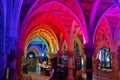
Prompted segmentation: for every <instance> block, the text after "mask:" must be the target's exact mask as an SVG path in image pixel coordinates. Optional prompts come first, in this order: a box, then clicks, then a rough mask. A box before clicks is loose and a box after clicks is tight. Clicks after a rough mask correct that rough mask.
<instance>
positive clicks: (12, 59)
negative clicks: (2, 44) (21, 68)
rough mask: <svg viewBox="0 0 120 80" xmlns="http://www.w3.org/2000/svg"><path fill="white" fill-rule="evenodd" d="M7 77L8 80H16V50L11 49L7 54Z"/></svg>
mask: <svg viewBox="0 0 120 80" xmlns="http://www.w3.org/2000/svg"><path fill="white" fill-rule="evenodd" d="M9 60H10V62H9V76H8V79H10V80H16V76H17V75H16V73H17V70H16V63H17V57H16V50H15V49H12V50H11V52H10V54H9Z"/></svg>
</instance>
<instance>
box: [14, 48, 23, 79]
mask: <svg viewBox="0 0 120 80" xmlns="http://www.w3.org/2000/svg"><path fill="white" fill-rule="evenodd" d="M23 54H24V53H23V50H22V48H17V65H16V67H17V80H22V76H21V75H22V57H23Z"/></svg>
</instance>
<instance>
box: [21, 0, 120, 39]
mask: <svg viewBox="0 0 120 80" xmlns="http://www.w3.org/2000/svg"><path fill="white" fill-rule="evenodd" d="M111 8H112V9H113V10H110V9H111ZM116 8H117V7H116V5H115V3H114V1H113V0H97V1H96V0H53V1H51V0H23V4H22V8H21V12H20V25H21V26H20V28H19V29H21V30H23V34H25V35H26V36H27V35H28V34H29V32H30V31H31V30H32V29H33V28H34V26H36V25H41V24H44V25H48V26H49V27H50V28H51V29H52V30H53V31H54V33H55V34H56V36H57V38H58V40H59V36H60V34H61V33H62V34H63V36H64V38H68V34H69V33H70V32H71V30H72V29H71V28H72V25H73V22H74V21H75V23H74V29H73V34H75V33H76V31H78V32H77V36H78V37H79V38H80V39H81V40H83V36H88V35H89V33H88V30H89V29H90V28H91V26H90V24H91V23H92V24H93V27H92V28H93V31H95V29H96V28H97V26H98V24H99V23H101V22H100V21H101V20H102V18H103V17H105V20H106V21H107V22H108V25H109V26H110V27H111V28H112V30H114V27H113V26H116V24H118V23H119V20H120V16H119V13H120V10H119V9H118V10H116ZM114 9H115V10H114ZM118 16H119V17H118ZM113 32H114V31H113ZM85 34H88V35H85ZM82 35H83V36H82ZM86 39H87V37H86Z"/></svg>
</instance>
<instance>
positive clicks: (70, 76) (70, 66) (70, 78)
mask: <svg viewBox="0 0 120 80" xmlns="http://www.w3.org/2000/svg"><path fill="white" fill-rule="evenodd" d="M66 53H67V56H68V77H67V80H74V77H73V64H72V57H73V55H74V51H66Z"/></svg>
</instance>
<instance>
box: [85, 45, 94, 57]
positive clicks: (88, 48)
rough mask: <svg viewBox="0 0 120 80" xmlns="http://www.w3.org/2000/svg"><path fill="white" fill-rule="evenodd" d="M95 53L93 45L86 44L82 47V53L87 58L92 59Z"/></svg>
mask: <svg viewBox="0 0 120 80" xmlns="http://www.w3.org/2000/svg"><path fill="white" fill-rule="evenodd" d="M94 51H95V45H94V44H86V45H84V52H85V54H86V56H87V57H92V55H93V54H94Z"/></svg>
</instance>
